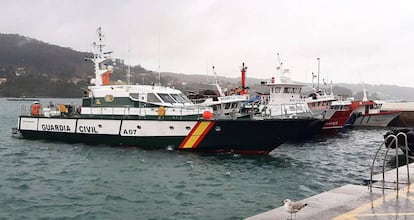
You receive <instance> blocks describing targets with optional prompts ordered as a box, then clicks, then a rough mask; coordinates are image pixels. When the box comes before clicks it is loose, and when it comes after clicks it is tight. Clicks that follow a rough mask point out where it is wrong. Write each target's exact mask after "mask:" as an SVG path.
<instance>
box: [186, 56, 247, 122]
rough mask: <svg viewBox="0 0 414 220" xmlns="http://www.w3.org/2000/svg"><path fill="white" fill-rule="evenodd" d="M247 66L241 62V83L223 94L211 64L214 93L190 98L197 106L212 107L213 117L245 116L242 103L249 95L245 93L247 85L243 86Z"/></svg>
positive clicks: (232, 117) (233, 117)
mask: <svg viewBox="0 0 414 220" xmlns="http://www.w3.org/2000/svg"><path fill="white" fill-rule="evenodd" d="M246 70H247V67H246V66H244V63H243V64H242V68H241V72H242V85H241V86H240V87H239V88H237V89H234V90H232V92H231V93H227V94H225V93H224V92H223V90H222V88H221V87H220V85H219V83H218V81H217V73H216V71H215V68H214V66H213V74H214V83H213V84H212V86H215V87H216V90H217V91H216V92H215V93H214V94H215V95H210V96H207V97H201V98H199V99H192V98H190V100H191V101H192V102H193V103H196V105H197V106H202V107H211V108H213V115H214V116H215V118H230V119H236V118H241V117H246V114H247V113H245V112H242V108H243V103H244V102H246V101H248V99H249V96H248V95H247V87H246V86H245V78H246Z"/></svg>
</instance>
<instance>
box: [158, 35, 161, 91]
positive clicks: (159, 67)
mask: <svg viewBox="0 0 414 220" xmlns="http://www.w3.org/2000/svg"><path fill="white" fill-rule="evenodd" d="M158 83H159V85H161V34H160V33H158Z"/></svg>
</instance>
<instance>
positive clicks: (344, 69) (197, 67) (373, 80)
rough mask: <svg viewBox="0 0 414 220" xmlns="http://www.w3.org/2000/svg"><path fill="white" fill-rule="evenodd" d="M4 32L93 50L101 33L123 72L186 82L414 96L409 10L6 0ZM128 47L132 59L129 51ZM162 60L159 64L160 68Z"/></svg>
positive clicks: (279, 2) (349, 1)
mask: <svg viewBox="0 0 414 220" xmlns="http://www.w3.org/2000/svg"><path fill="white" fill-rule="evenodd" d="M1 2H2V8H3V10H2V13H1V15H0V16H1V19H0V32H2V33H17V34H20V35H24V36H29V37H32V38H35V39H38V40H41V41H45V42H47V43H50V44H56V45H59V46H64V47H71V48H73V49H75V50H78V51H84V52H86V51H88V52H89V51H92V48H91V43H92V42H93V41H94V40H95V31H96V29H97V27H98V26H101V27H102V28H103V31H104V33H105V36H106V45H107V48H106V49H107V50H113V51H114V57H117V58H121V59H124V60H125V62H126V63H130V64H133V65H137V64H140V65H141V66H143V67H144V68H147V69H150V70H154V71H158V65H159V64H160V67H161V71H162V72H164V71H169V72H176V73H184V74H206V73H207V71H209V72H211V71H210V69H211V68H210V67H211V66H212V65H214V66H215V67H216V72H217V74H218V75H221V76H228V77H238V76H239V75H240V72H239V68H240V66H241V63H242V62H245V63H246V65H247V66H248V72H247V74H248V76H250V77H254V78H262V79H266V78H271V77H272V76H273V75H274V74H275V73H276V64H277V58H276V53H280V57H281V60H282V62H283V63H284V67H285V68H289V69H290V70H291V77H292V78H293V79H294V80H296V81H302V82H311V73H312V72H317V60H316V59H317V57H320V59H321V69H320V73H321V75H322V76H321V78H325V79H327V80H328V81H331V80H332V81H333V82H334V83H335V82H336V83H340V82H349V83H360V82H365V83H369V84H394V85H400V86H411V87H414V56H413V54H414V1H377V0H372V1H363V0H342V1H339V0H303V1H298V0H286V1H283V0H256V1H252V0H245V1H243V0H163V1H161V0H91V1H87V0H84V1H82V0H70V1H68V0H35V1H33V0H2V1H1ZM129 48H130V56H129V55H128V54H129V53H128V50H129ZM159 61H160V62H159Z"/></svg>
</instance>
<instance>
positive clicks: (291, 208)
mask: <svg viewBox="0 0 414 220" xmlns="http://www.w3.org/2000/svg"><path fill="white" fill-rule="evenodd" d="M283 202H284V203H285V205H284V206H283V207H285V209H286V211H287V212H289V213H290V219H292V215H293V213H295V218H296V212H299V210H301V209H302V208H303V207H305V206H307V205H308V204H307V203H301V202H293V201H292V200H290V199H285V200H283Z"/></svg>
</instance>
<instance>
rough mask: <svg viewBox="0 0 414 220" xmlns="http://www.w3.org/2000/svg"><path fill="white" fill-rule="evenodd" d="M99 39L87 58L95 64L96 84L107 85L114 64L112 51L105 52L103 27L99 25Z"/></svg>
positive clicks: (97, 31) (94, 43)
mask: <svg viewBox="0 0 414 220" xmlns="http://www.w3.org/2000/svg"><path fill="white" fill-rule="evenodd" d="M96 35H97V39H98V41H97V42H96V41H95V42H93V44H92V45H93V55H92V57H86V58H85V60H91V61H92V62H93V63H94V64H95V79H94V80H95V82H94V84H95V85H96V86H102V85H107V84H108V83H109V75H110V74H112V71H113V69H112V65H113V64H114V63H113V62H112V59H111V53H112V51H108V52H103V48H104V47H105V45H104V44H103V38H104V34H103V33H102V28H101V27H98V29H97V30H96Z"/></svg>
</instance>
